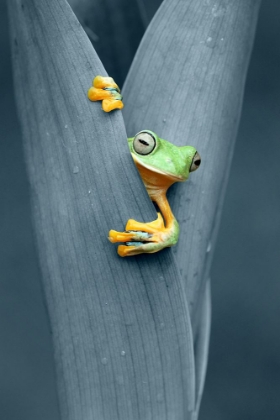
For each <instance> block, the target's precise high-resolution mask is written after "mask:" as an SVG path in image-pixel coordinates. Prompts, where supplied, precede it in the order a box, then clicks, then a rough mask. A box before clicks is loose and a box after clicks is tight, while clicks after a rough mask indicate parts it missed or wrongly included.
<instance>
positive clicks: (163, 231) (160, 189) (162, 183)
mask: <svg viewBox="0 0 280 420" xmlns="http://www.w3.org/2000/svg"><path fill="white" fill-rule="evenodd" d="M128 146H129V149H130V153H131V156H132V158H133V160H134V163H135V165H136V167H137V169H138V171H139V173H140V176H141V178H142V180H143V182H144V185H145V187H146V190H147V192H148V194H149V197H150V198H151V200H152V201H153V202H155V203H156V204H157V206H158V208H159V210H160V212H159V213H157V215H158V217H157V220H155V221H153V222H149V223H140V222H137V221H136V220H133V219H129V220H128V222H127V224H126V228H125V229H126V230H125V232H117V231H115V230H110V232H109V240H110V241H111V242H112V243H115V242H123V243H124V244H123V245H119V246H118V254H119V255H120V256H121V257H127V256H132V255H137V254H143V253H154V252H158V251H160V250H161V249H163V248H166V247H170V246H172V245H175V244H176V243H177V241H178V237H179V223H178V222H177V220H176V219H175V217H174V215H173V213H172V210H171V208H170V205H169V203H168V200H167V198H166V192H167V190H168V188H169V187H170V186H171V185H172V184H174V183H175V182H182V181H186V180H187V179H188V176H189V173H190V172H193V171H195V170H196V169H197V168H198V167H199V165H200V162H201V158H200V156H199V154H198V152H197V151H196V149H195V148H194V147H192V146H182V147H177V146H175V145H173V144H171V143H169V142H168V141H166V140H163V139H161V138H160V137H158V136H157V135H156V134H155V133H154V132H152V131H150V130H143V131H140V132H139V133H138V134H136V136H135V137H134V138H129V139H128Z"/></svg>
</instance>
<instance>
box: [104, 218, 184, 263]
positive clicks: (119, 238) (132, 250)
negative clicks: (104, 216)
mask: <svg viewBox="0 0 280 420" xmlns="http://www.w3.org/2000/svg"><path fill="white" fill-rule="evenodd" d="M178 235H179V228H178V223H177V222H176V223H174V226H173V227H172V228H169V229H167V228H165V226H164V222H163V218H162V216H161V214H160V213H158V218H157V220H155V221H153V222H150V223H140V222H137V221H136V220H133V219H130V220H128V222H127V224H126V231H125V232H117V231H115V230H110V232H109V238H108V239H109V241H110V242H112V243H115V242H125V245H119V246H118V254H119V255H120V256H121V257H128V256H132V255H138V254H143V253H149V254H152V253H154V252H158V251H160V250H161V249H163V248H166V247H169V246H172V245H174V244H175V243H176V242H177V240H178Z"/></svg>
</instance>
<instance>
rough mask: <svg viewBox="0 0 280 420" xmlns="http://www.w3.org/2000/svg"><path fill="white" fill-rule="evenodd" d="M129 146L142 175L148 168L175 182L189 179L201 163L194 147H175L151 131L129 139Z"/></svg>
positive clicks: (144, 131) (141, 132) (142, 132)
mask: <svg viewBox="0 0 280 420" xmlns="http://www.w3.org/2000/svg"><path fill="white" fill-rule="evenodd" d="M128 144H129V148H130V152H131V155H132V157H133V159H134V161H135V163H136V165H137V167H138V169H139V171H140V173H141V168H142V169H144V168H146V169H148V170H149V171H152V172H154V173H158V174H161V175H164V176H165V177H166V178H168V179H170V180H173V182H177V181H185V180H186V179H188V176H189V173H190V172H193V171H195V170H196V169H197V168H198V167H199V165H200V162H201V158H200V156H199V154H198V152H197V151H196V149H195V148H194V147H192V146H182V147H178V146H175V145H174V144H172V143H169V142H168V141H166V140H163V139H161V138H160V137H158V136H157V134H156V133H154V132H153V131H150V130H143V131H140V132H139V133H137V134H136V136H135V137H133V138H129V139H128ZM173 182H172V183H173Z"/></svg>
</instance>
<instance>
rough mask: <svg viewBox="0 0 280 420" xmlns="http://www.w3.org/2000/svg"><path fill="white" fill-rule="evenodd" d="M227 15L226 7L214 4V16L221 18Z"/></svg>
mask: <svg viewBox="0 0 280 420" xmlns="http://www.w3.org/2000/svg"><path fill="white" fill-rule="evenodd" d="M225 13H226V7H225V6H223V5H222V6H219V5H218V4H214V6H213V7H212V15H213V16H214V17H215V18H216V17H221V16H223V15H224V14H225Z"/></svg>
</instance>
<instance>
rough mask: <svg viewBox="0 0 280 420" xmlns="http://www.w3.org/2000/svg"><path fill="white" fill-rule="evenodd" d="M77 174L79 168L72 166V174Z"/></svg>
mask: <svg viewBox="0 0 280 420" xmlns="http://www.w3.org/2000/svg"><path fill="white" fill-rule="evenodd" d="M78 172H79V167H78V166H74V168H73V174H77V173H78Z"/></svg>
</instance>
